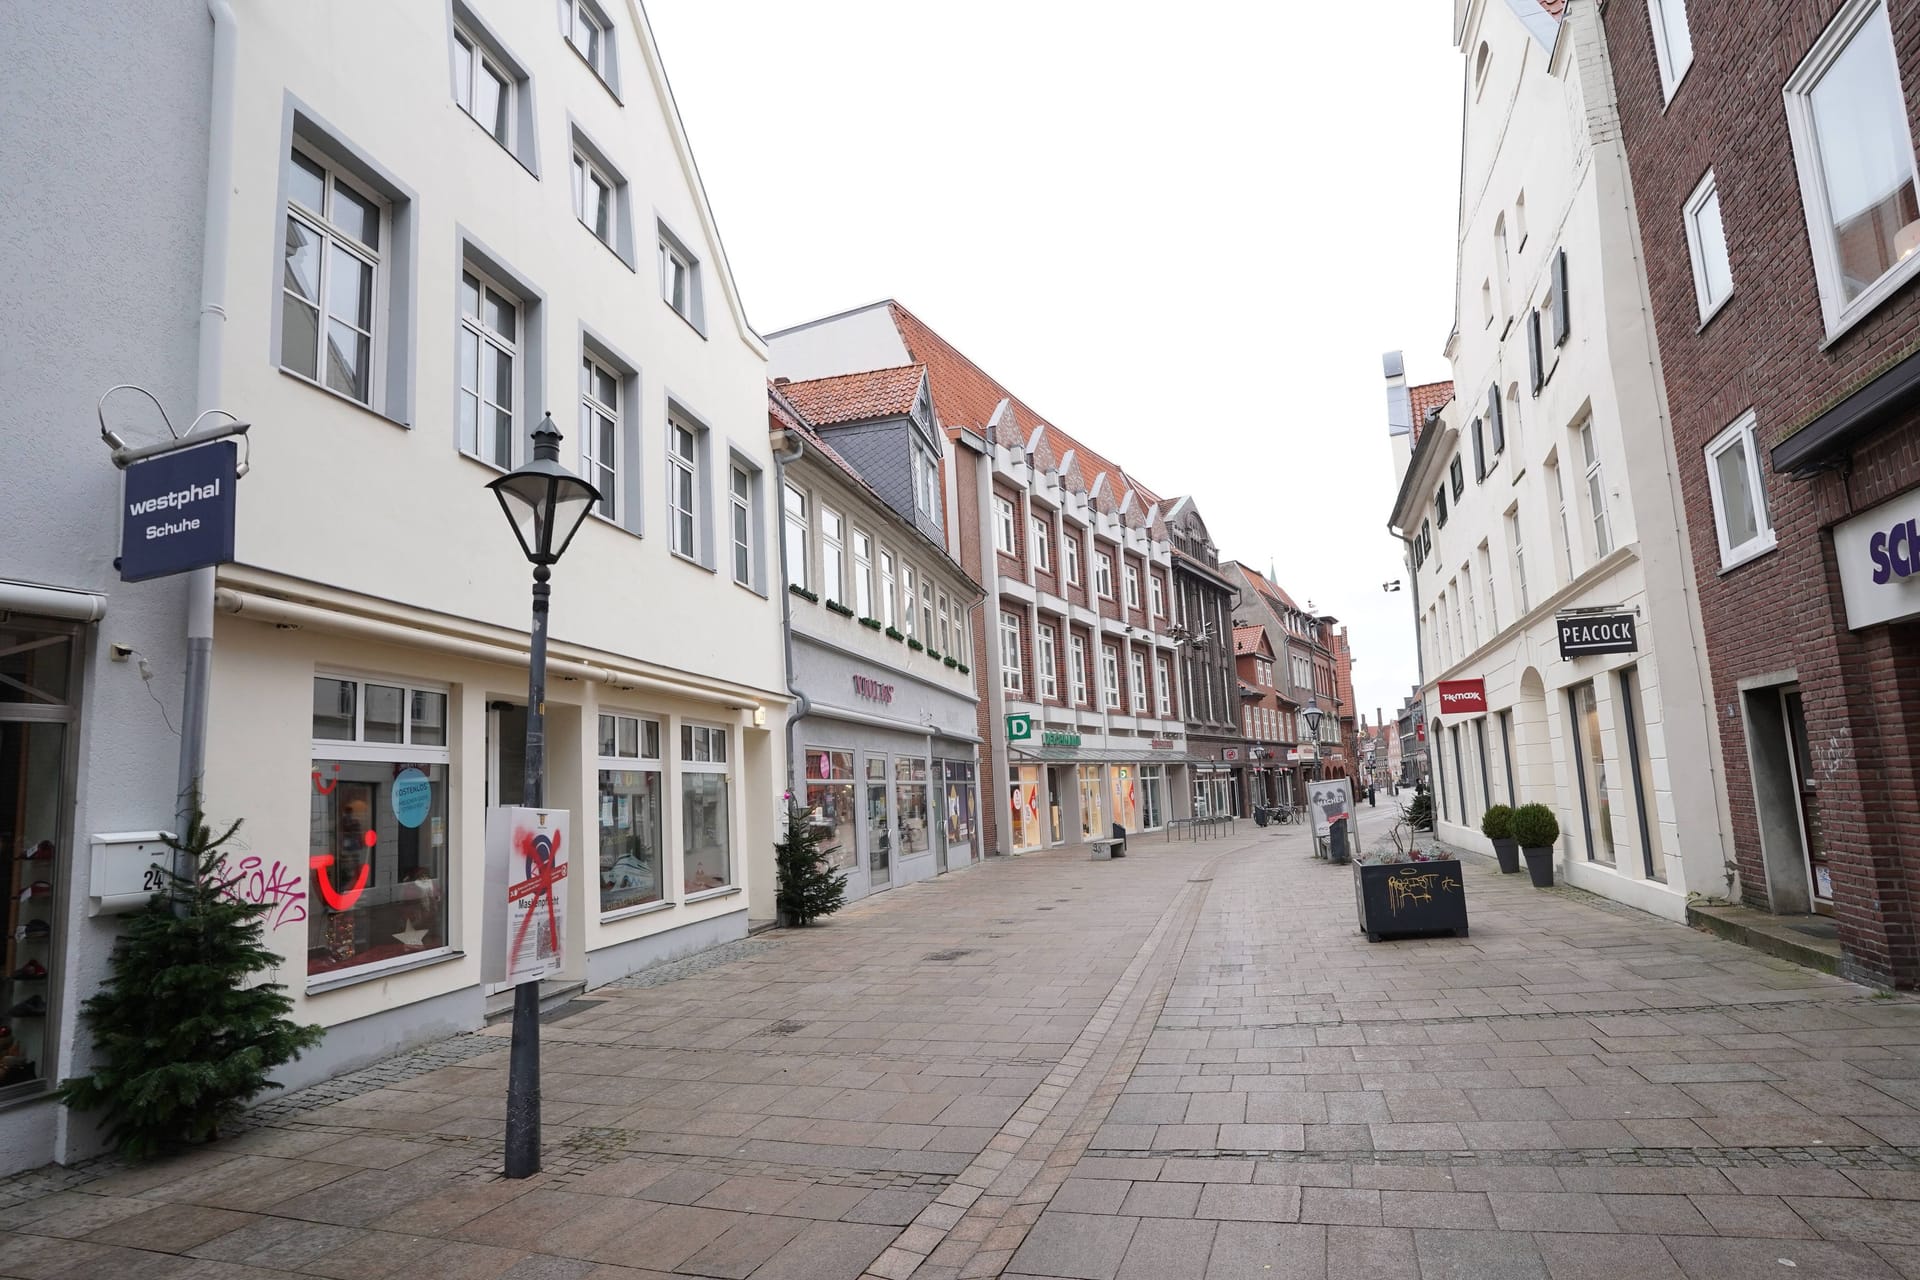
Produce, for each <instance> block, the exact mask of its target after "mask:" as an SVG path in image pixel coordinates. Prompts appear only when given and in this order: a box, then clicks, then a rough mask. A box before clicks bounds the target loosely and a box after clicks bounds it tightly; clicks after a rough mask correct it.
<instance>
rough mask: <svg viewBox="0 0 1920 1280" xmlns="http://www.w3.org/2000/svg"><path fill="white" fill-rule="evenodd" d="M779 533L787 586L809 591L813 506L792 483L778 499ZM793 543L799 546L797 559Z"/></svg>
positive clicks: (811, 576) (811, 577)
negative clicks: (784, 561) (796, 508)
mask: <svg viewBox="0 0 1920 1280" xmlns="http://www.w3.org/2000/svg"><path fill="white" fill-rule="evenodd" d="M796 505H797V506H798V510H795V507H796ZM780 529H781V540H780V545H781V547H782V548H783V549H784V551H785V552H786V555H785V559H786V562H787V585H788V586H789V587H798V588H800V589H801V590H802V591H809V590H811V589H812V582H813V575H812V573H811V572H810V566H809V565H808V563H807V561H808V558H809V544H810V543H811V542H812V541H813V503H812V501H811V500H810V499H809V498H808V497H807V491H806V490H804V489H802V488H800V487H799V486H798V485H795V484H793V483H791V482H789V483H788V484H787V486H786V488H785V491H784V492H782V493H781V495H780ZM796 542H798V543H799V547H798V550H799V552H800V554H799V555H798V556H795V555H794V551H795V546H794V544H795V543H796Z"/></svg>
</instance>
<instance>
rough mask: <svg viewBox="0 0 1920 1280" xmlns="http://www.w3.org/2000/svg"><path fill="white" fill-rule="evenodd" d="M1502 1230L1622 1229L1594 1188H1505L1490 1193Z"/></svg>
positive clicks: (1585, 1230) (1580, 1230)
mask: <svg viewBox="0 0 1920 1280" xmlns="http://www.w3.org/2000/svg"><path fill="white" fill-rule="evenodd" d="M1488 1199H1489V1201H1490V1202H1491V1203H1492V1206H1493V1219H1494V1221H1495V1222H1496V1223H1497V1224H1498V1225H1499V1227H1500V1229H1501V1230H1502V1231H1573V1232H1588V1231H1608V1232H1612V1231H1618V1230H1620V1227H1619V1225H1618V1224H1616V1223H1615V1222H1614V1220H1613V1215H1612V1214H1610V1213H1608V1212H1607V1207H1606V1205H1605V1204H1604V1203H1603V1202H1602V1201H1601V1199H1600V1197H1599V1196H1598V1195H1595V1194H1594V1193H1592V1192H1590V1191H1569V1192H1560V1193H1555V1192H1537V1191H1502V1192H1500V1193H1499V1194H1497V1195H1492V1196H1489V1197H1488Z"/></svg>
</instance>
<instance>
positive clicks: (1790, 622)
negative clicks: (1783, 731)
mask: <svg viewBox="0 0 1920 1280" xmlns="http://www.w3.org/2000/svg"><path fill="white" fill-rule="evenodd" d="M1694 7H1695V8H1696V10H1705V9H1708V8H1709V7H1708V6H1694ZM1838 8H1839V0H1769V3H1765V4H1742V5H1732V4H1729V5H1715V6H1711V7H1710V12H1707V13H1700V12H1696V14H1695V17H1694V23H1693V43H1694V62H1693V66H1692V69H1691V70H1690V71H1689V72H1688V74H1687V76H1686V78H1685V79H1684V80H1682V82H1681V83H1680V85H1679V87H1678V88H1677V90H1676V92H1675V94H1674V98H1673V101H1672V102H1671V103H1670V104H1665V105H1664V106H1663V102H1662V94H1661V89H1660V82H1659V73H1658V69H1657V67H1656V64H1655V61H1654V54H1653V46H1652V39H1653V37H1652V33H1651V31H1650V29H1649V26H1648V13H1647V6H1646V5H1644V4H1614V5H1612V6H1611V7H1610V8H1609V9H1608V10H1607V11H1606V12H1605V14H1604V18H1603V20H1604V22H1605V25H1606V30H1607V37H1608V40H1607V44H1608V48H1609V51H1610V54H1611V57H1612V61H1613V72H1614V80H1615V87H1616V90H1617V93H1618V96H1619V104H1620V117H1621V133H1622V137H1623V139H1624V141H1625V144H1626V147H1627V151H1628V157H1629V162H1630V168H1631V171H1632V177H1633V195H1634V200H1635V204H1636V208H1637V211H1638V216H1639V220H1640V231H1641V236H1642V239H1643V241H1644V246H1645V254H1646V266H1647V273H1648V277H1649V279H1650V281H1651V285H1650V290H1651V296H1652V300H1653V308H1654V320H1655V327H1656V331H1657V333H1658V336H1659V340H1660V355H1661V363H1662V366H1663V371H1664V375H1665V379H1666V385H1667V396H1668V401H1669V405H1670V409H1671V417H1672V429H1673V436H1674V444H1675V452H1676V455H1677V457H1678V460H1679V468H1680V482H1681V489H1682V492H1683V495H1684V500H1685V505H1686V515H1687V524H1688V530H1689V533H1690V535H1691V538H1692V544H1693V552H1694V571H1695V573H1694V576H1695V580H1696V582H1697V584H1698V587H1699V596H1700V606H1701V612H1702V615H1703V618H1704V621H1705V624H1706V632H1707V649H1708V656H1709V659H1710V662H1711V664H1712V672H1713V697H1714V707H1713V712H1714V721H1715V723H1716V724H1718V725H1719V726H1720V735H1721V738H1720V741H1721V748H1722V753H1723V756H1724V760H1725V765H1726V788H1727V798H1728V801H1729V806H1730V808H1731V811H1732V819H1733V846H1734V856H1735V859H1736V861H1737V863H1738V866H1739V869H1740V875H1741V883H1742V887H1743V891H1744V893H1745V896H1746V897H1747V898H1748V900H1749V901H1752V902H1754V903H1755V904H1756V905H1762V906H1764V905H1766V902H1767V881H1766V869H1765V866H1764V865H1763V862H1762V859H1761V850H1760V838H1759V830H1758V824H1757V820H1756V817H1755V807H1754V794H1753V779H1752V777H1751V772H1750V769H1749V765H1748V746H1747V739H1746V724H1745V719H1744V706H1743V704H1742V701H1741V697H1740V692H1739V689H1738V685H1739V682H1740V681H1741V680H1742V679H1744V678H1748V677H1754V676H1759V675H1763V674H1767V673H1771V672H1777V671H1785V670H1788V669H1792V670H1794V671H1796V672H1797V675H1798V680H1799V685H1800V689H1801V692H1802V697H1803V701H1804V705H1805V710H1806V717H1807V729H1808V739H1809V745H1810V747H1811V750H1812V754H1813V756H1814V760H1815V768H1814V774H1815V776H1816V778H1817V779H1818V790H1819V798H1820V808H1821V813H1822V828H1823V833H1824V844H1825V848H1826V851H1827V854H1828V858H1829V861H1830V863H1831V865H1832V868H1833V872H1834V895H1835V910H1836V915H1837V916H1838V918H1839V923H1840V929H1841V941H1842V944H1843V946H1844V947H1845V949H1846V951H1847V953H1848V957H1849V965H1850V968H1851V970H1852V971H1853V972H1855V973H1857V974H1859V975H1860V976H1865V977H1875V978H1893V979H1895V980H1897V981H1899V982H1900V983H1902V984H1903V985H1912V984H1914V983H1915V982H1916V981H1920V948H1917V947H1916V943H1915V938H1914V928H1915V909H1914V903H1913V898H1914V896H1915V892H1916V888H1917V887H1920V846H1917V845H1916V839H1915V837H1916V836H1920V815H1917V814H1916V802H1915V795H1916V792H1915V775H1914V772H1913V767H1912V765H1911V755H1912V751H1911V749H1912V747H1913V745H1914V743H1913V732H1914V730H1913V728H1912V726H1914V725H1916V724H1917V723H1920V721H1916V719H1915V713H1916V712H1920V690H1917V689H1916V686H1915V683H1914V682H1915V679H1916V677H1915V676H1913V675H1912V674H1910V673H1907V672H1904V671H1903V667H1910V666H1911V655H1912V653H1913V648H1912V645H1913V642H1914V636H1913V634H1912V630H1911V628H1888V627H1876V628H1872V629H1870V630H1868V631H1864V632H1859V633H1855V632H1851V631H1848V630H1847V628H1846V622H1845V608H1844V605H1843V603H1842V601H1841V597H1840V591H1839V581H1838V574H1837V570H1836V569H1835V567H1834V562H1833V554H1832V542H1831V537H1830V535H1829V533H1828V529H1829V527H1830V526H1831V524H1832V523H1833V522H1835V521H1836V520H1840V519H1844V518H1846V517H1847V516H1848V515H1849V514H1851V513H1853V512H1856V511H1859V510H1861V509H1863V508H1865V507H1867V506H1871V505H1873V504H1874V503H1876V502H1879V501H1882V500H1884V499H1885V498H1888V497H1891V496H1894V495H1895V494H1898V493H1900V492H1903V491H1905V490H1907V489H1909V488H1912V487H1914V486H1915V485H1916V484H1920V424H1916V422H1914V421H1912V420H1909V421H1906V422H1902V423H1898V424H1895V426H1894V427H1893V428H1892V429H1891V430H1890V431H1888V432H1887V433H1885V434H1884V435H1883V436H1882V438H1881V439H1880V440H1878V441H1876V442H1874V443H1872V444H1871V445H1869V446H1867V447H1865V448H1862V449H1859V450H1858V451H1857V452H1856V453H1855V456H1854V459H1853V465H1852V471H1851V474H1850V475H1841V474H1829V475H1825V476H1822V477H1820V478H1818V479H1816V480H1813V481H1796V480H1792V479H1789V478H1788V477H1786V476H1783V475H1778V474H1775V473H1774V472H1773V470H1772V468H1771V466H1770V465H1765V466H1763V468H1762V470H1763V473H1764V475H1765V484H1766V491H1767V492H1766V497H1767V505H1768V508H1769V510H1770V512H1771V515H1772V522H1773V526H1774V530H1775V534H1776V536H1777V539H1778V547H1777V549H1776V550H1774V551H1773V552H1771V553H1769V554H1767V555H1764V556H1761V557H1760V558H1759V559H1757V560H1752V561H1749V562H1747V563H1746V564H1744V565H1741V566H1738V567H1736V568H1734V569H1733V570H1731V571H1729V572H1727V573H1724V574H1723V573H1722V572H1721V568H1720V554H1719V543H1718V539H1717V536H1716V533H1715V528H1714V521H1713V511H1712V505H1711V503H1712V499H1711V495H1710V492H1709V489H1708V482H1707V474H1706V463H1705V460H1704V457H1703V454H1702V450H1703V448H1704V446H1705V445H1706V444H1707V442H1708V441H1710V440H1711V439H1713V437H1714V436H1716V435H1718V434H1719V433H1720V431H1721V430H1722V429H1724V428H1725V427H1726V426H1727V425H1728V424H1729V423H1731V422H1732V421H1733V420H1734V419H1735V418H1737V417H1738V416H1739V415H1740V414H1742V413H1743V412H1745V411H1746V410H1748V409H1752V410H1753V411H1754V412H1755V414H1756V416H1757V418H1758V424H1759V426H1758V437H1759V441H1760V445H1761V452H1762V455H1763V460H1764V457H1765V454H1766V452H1767V451H1768V449H1769V448H1770V447H1771V446H1773V445H1776V444H1778V443H1779V442H1780V441H1781V440H1782V439H1784V438H1785V437H1786V436H1788V435H1790V434H1791V433H1792V432H1793V431H1794V430H1796V429H1797V428H1799V427H1800V426H1802V425H1804V424H1805V423H1806V422H1807V421H1808V420H1809V419H1810V418H1811V417H1813V416H1814V415H1816V414H1817V413H1818V412H1819V411H1820V410H1822V409H1823V408H1825V407H1827V406H1829V405H1831V404H1832V403H1834V402H1836V401H1837V400H1839V399H1840V398H1841V397H1842V396H1844V395H1845V394H1846V393H1848V392H1850V391H1851V390H1853V389H1854V388H1855V387H1857V386H1859V385H1860V384H1861V383H1863V382H1864V381H1866V380H1868V379H1869V378H1871V377H1872V376H1873V375H1874V374H1875V373H1877V372H1879V371H1880V370H1881V369H1883V368H1885V367H1886V366H1887V365H1889V364H1890V363H1892V362H1893V361H1894V360H1895V359H1897V358H1898V357H1900V356H1901V355H1903V354H1905V353H1906V352H1907V351H1908V350H1910V349H1911V348H1912V347H1914V346H1915V344H1916V342H1920V287H1915V286H1914V285H1912V284H1909V285H1908V286H1907V287H1906V288H1904V289H1902V290H1901V291H1900V292H1899V293H1898V294H1896V295H1895V296H1894V297H1893V298H1892V299H1891V300H1889V301H1888V302H1886V303H1885V304H1883V305H1882V306H1881V307H1880V308H1879V309H1878V310H1876V311H1875V312H1873V313H1872V314H1870V315H1869V316H1867V317H1866V318H1865V319H1864V320H1862V321H1860V322H1859V323H1858V324H1856V325H1855V326H1854V327H1853V328H1852V329H1851V330H1849V331H1848V332H1847V333H1845V334H1844V335H1842V336H1841V337H1840V338H1839V339H1838V340H1837V341H1836V342H1834V343H1833V345H1832V346H1830V347H1828V348H1826V349H1825V350H1822V344H1823V343H1824V342H1825V340H1826V334H1825V329H1824V323H1823V320H1822V316H1821V308H1820V298H1819V292H1818V288H1817V286H1816V283H1815V278H1814V271H1813V260H1812V255H1811V251H1810V249H1809V246H1808V240H1807V226H1806V215H1805V211H1804V206H1803V204H1802V202H1801V193H1800V187H1799V178H1798V172H1797V170H1796V167H1795V164H1794V160H1793V150H1792V142H1791V139H1790V136H1789V132H1788V127H1787V117H1786V109H1785V104H1784V103H1783V101H1782V97H1781V86H1782V85H1783V84H1784V83H1785V82H1786V80H1787V78H1788V77H1789V76H1790V75H1791V74H1792V73H1793V71H1794V69H1795V68H1796V67H1797V66H1798V65H1799V63H1800V61H1801V60H1802V59H1803V58H1804V57H1805V55H1806V53H1807V51H1808V49H1809V48H1810V47H1811V46H1812V44H1813V42H1814V41H1815V40H1816V39H1817V38H1818V37H1819V35H1820V34H1821V32H1822V31H1823V30H1825V28H1826V26H1827V24H1828V22H1829V21H1830V20H1831V18H1832V17H1833V15H1834V13H1835V12H1836V11H1837V10H1838ZM1889 11H1890V14H1891V17H1892V22H1893V30H1894V43H1895V47H1896V53H1897V57H1898V61H1899V64H1900V69H1901V76H1902V83H1903V86H1904V89H1905V92H1906V97H1907V106H1908V115H1909V119H1910V120H1916V119H1920V111H1917V110H1916V106H1917V105H1920V3H1916V0H1891V3H1890V6H1889ZM1916 132H1920V130H1916ZM1709 167H1711V168H1712V169H1713V172H1714V177H1715V182H1716V186H1717V188H1718V190H1719V193H1720V204H1721V215H1722V218H1723V221H1724V223H1725V226H1726V234H1727V243H1728V250H1729V255H1728V256H1729V260H1730V262H1731V264H1732V271H1733V280H1734V291H1733V295H1732V296H1731V298H1730V299H1729V300H1728V301H1727V303H1726V304H1725V306H1723V307H1722V309H1721V310H1720V311H1719V313H1718V314H1716V315H1715V316H1714V317H1713V318H1712V319H1711V320H1710V321H1709V322H1708V323H1707V325H1706V326H1705V327H1704V329H1703V328H1701V325H1700V318H1699V311H1698V307H1697V305H1696V303H1695V299H1694V288H1693V273H1692V266H1691V261H1690V258H1689V255H1688V251H1687V245H1686V237H1685V232H1684V229H1683V225H1682V219H1681V210H1682V207H1683V205H1684V203H1685V201H1686V199H1687V197H1688V195H1689V194H1690V193H1691V192H1692V191H1693V190H1694V188H1695V187H1696V186H1697V185H1698V183H1699V181H1700V179H1701V178H1702V177H1703V176H1704V175H1705V173H1706V171H1707V169H1708V168H1709ZM1903 653H1904V655H1905V656H1904V657H1903ZM1908 850H1914V851H1915V852H1914V853H1912V854H1909V853H1908V852H1906V851H1908Z"/></svg>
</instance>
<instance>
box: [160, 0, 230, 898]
mask: <svg viewBox="0 0 1920 1280" xmlns="http://www.w3.org/2000/svg"><path fill="white" fill-rule="evenodd" d="M207 14H208V16H210V17H211V18H212V19H213V82H212V93H211V99H210V102H209V104H208V112H207V190H206V207H205V213H204V216H205V222H204V224H203V227H202V231H201V243H200V351H199V367H198V372H197V375H196V378H195V384H194V412H195V415H196V421H197V420H198V415H199V414H202V413H205V412H207V411H208V410H210V409H216V408H218V407H219V405H220V385H221V372H222V366H223V363H224V360H225V356H226V346H225V344H226V328H227V236H228V224H229V222H230V220H231V216H232V201H233V116H234V78H235V64H236V62H237V54H236V50H235V45H236V43H237V40H238V34H239V33H238V25H239V24H238V19H236V18H235V17H234V14H233V7H232V6H231V5H230V4H229V3H228V2H227V0H207ZM213 585H214V570H213V569H212V568H211V567H209V568H205V569H195V570H194V571H193V572H192V573H191V574H189V575H188V577H187V674H186V688H185V691H184V693H183V694H182V709H181V714H180V773H179V778H178V784H179V785H178V792H177V794H178V802H177V805H178V807H177V809H176V814H175V821H176V823H177V826H176V830H178V832H179V833H180V835H181V837H182V839H184V838H185V837H186V835H187V832H188V829H189V828H188V822H189V820H190V818H191V817H192V813H193V810H194V807H195V805H196V803H197V801H198V798H199V794H200V784H201V778H202V777H203V775H204V774H205V773H206V768H207V702H208V698H209V695H210V692H211V688H210V686H211V682H212V675H213ZM175 860H176V863H177V864H178V865H176V867H175V870H176V871H179V872H182V873H183V874H188V875H190V874H191V873H192V871H193V866H192V859H191V858H190V857H189V856H188V855H186V854H184V853H182V854H178V855H176V859H175Z"/></svg>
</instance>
